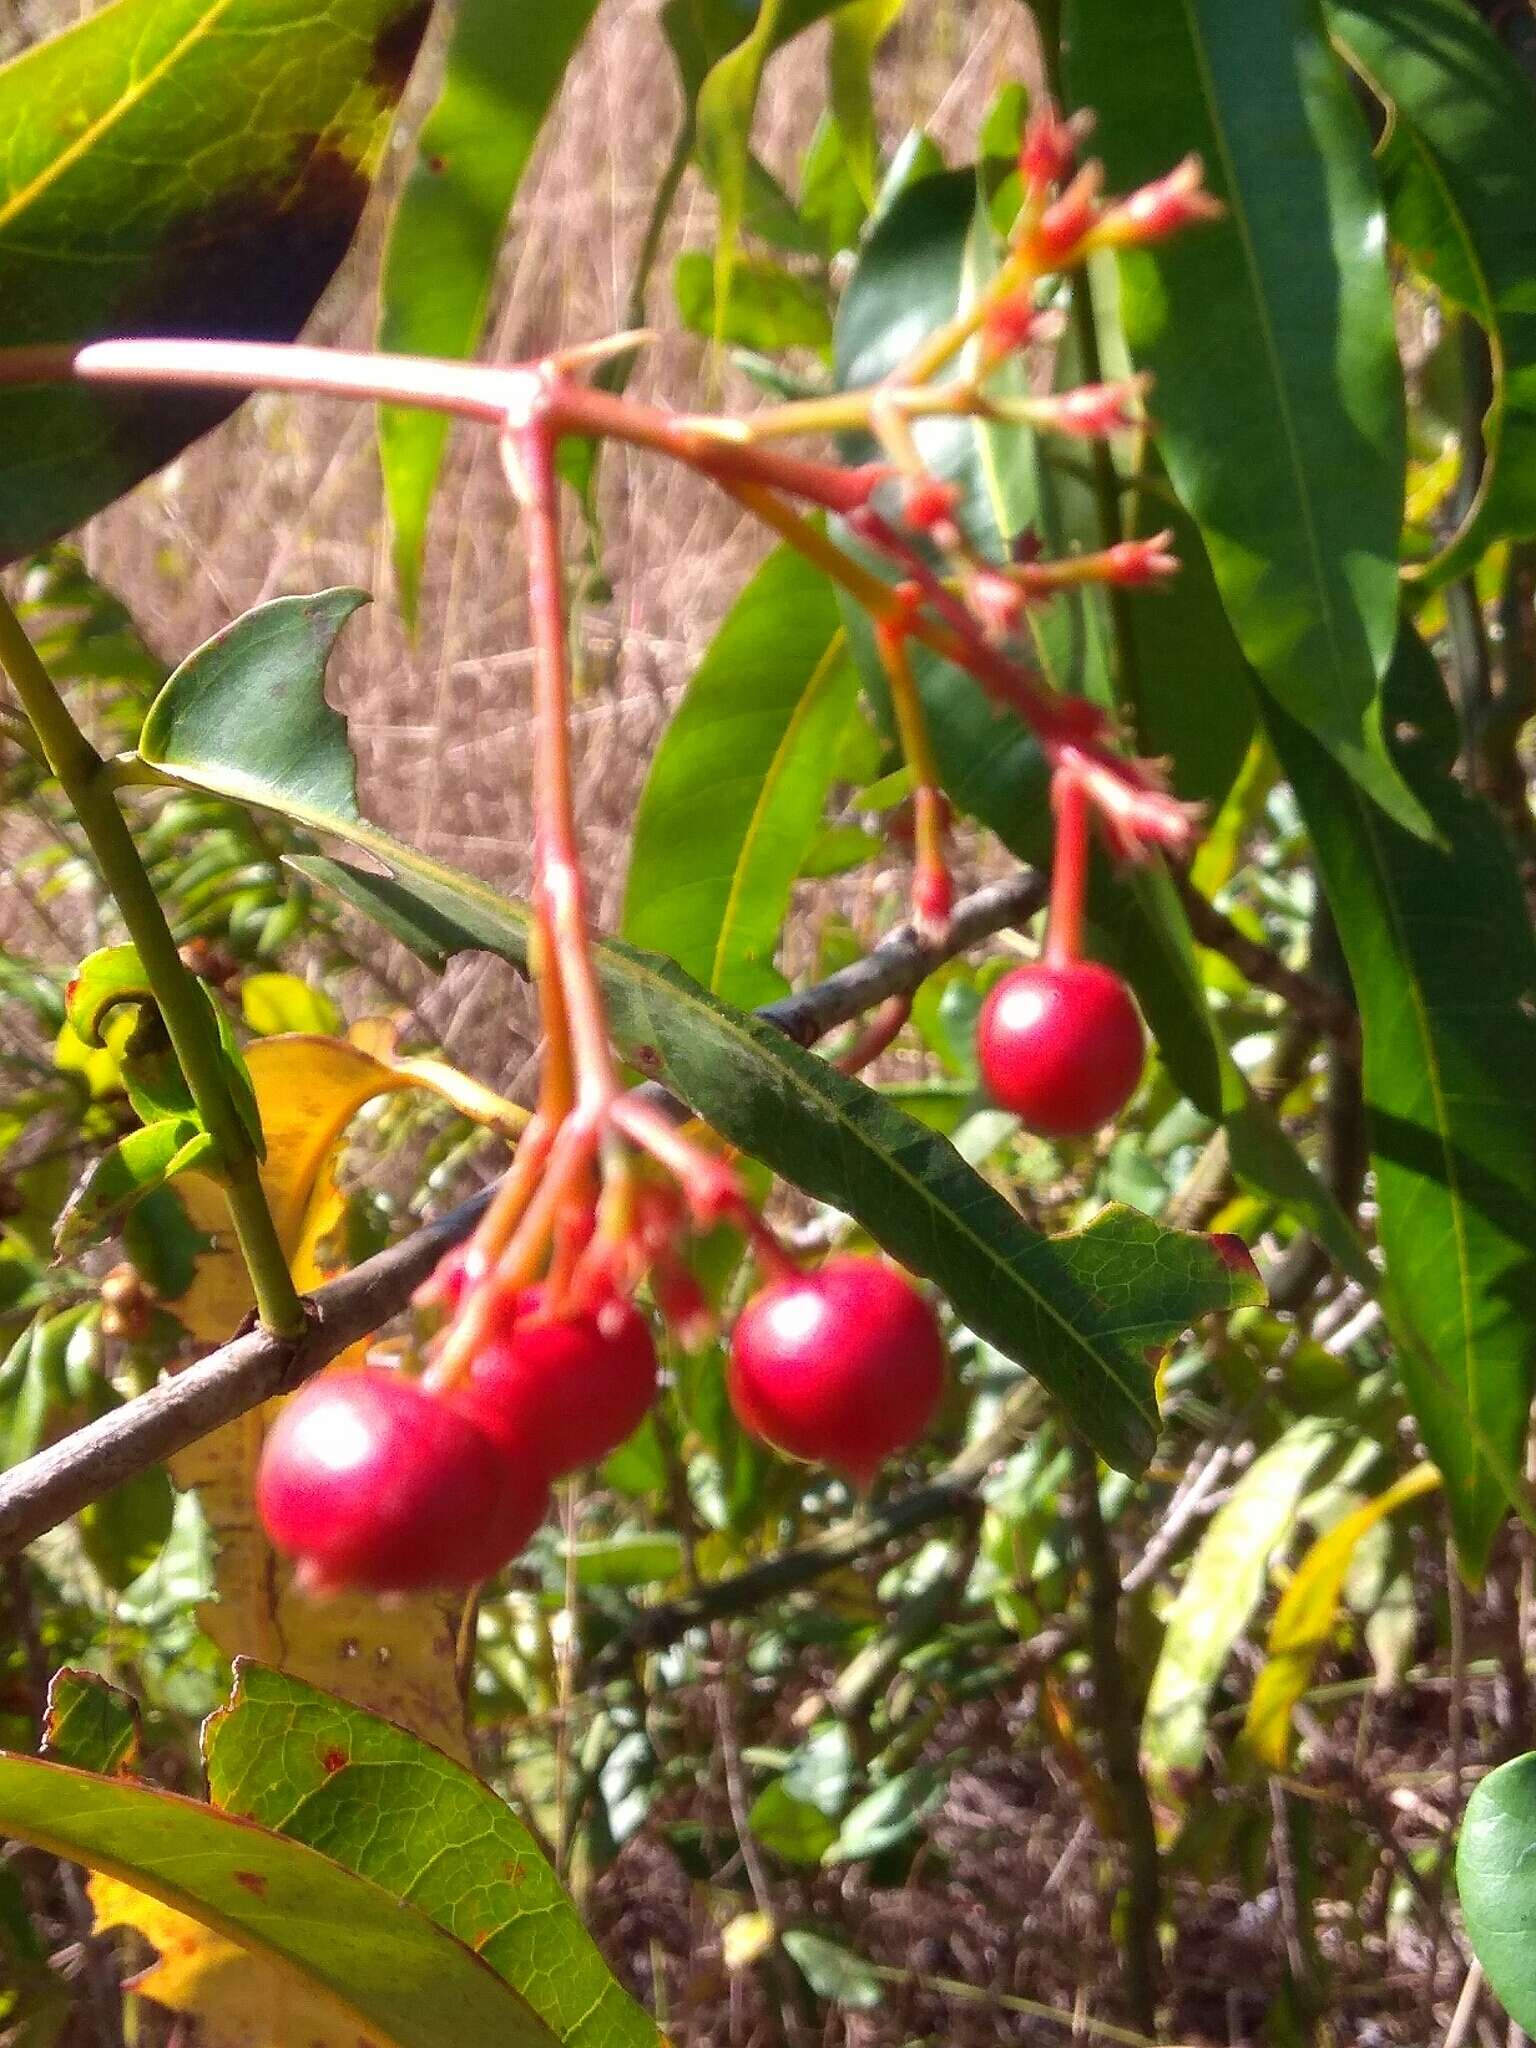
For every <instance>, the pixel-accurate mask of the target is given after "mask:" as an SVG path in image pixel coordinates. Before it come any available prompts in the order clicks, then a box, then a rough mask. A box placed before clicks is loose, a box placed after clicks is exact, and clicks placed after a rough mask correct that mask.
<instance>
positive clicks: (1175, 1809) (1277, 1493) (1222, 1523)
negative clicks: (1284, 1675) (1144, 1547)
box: [1141, 1416, 1335, 1835]
mask: <svg viewBox="0 0 1536 2048" xmlns="http://www.w3.org/2000/svg"><path fill="white" fill-rule="evenodd" d="M1334 1441H1335V1432H1334V1428H1333V1426H1332V1424H1330V1423H1328V1422H1325V1421H1323V1420H1321V1419H1319V1418H1318V1417H1317V1416H1308V1417H1306V1418H1305V1419H1304V1420H1303V1421H1301V1422H1297V1423H1294V1424H1292V1426H1291V1427H1290V1428H1289V1429H1288V1430H1287V1431H1286V1432H1285V1434H1284V1436H1282V1437H1281V1438H1280V1440H1279V1441H1278V1442H1277V1443H1274V1444H1271V1446H1270V1447H1269V1449H1268V1450H1267V1451H1265V1452H1263V1453H1262V1454H1261V1455H1260V1456H1259V1457H1257V1458H1256V1459H1255V1460H1254V1462H1253V1463H1252V1465H1250V1466H1249V1468H1248V1470H1247V1471H1246V1472H1245V1473H1244V1474H1243V1476H1242V1478H1241V1479H1239V1481H1238V1482H1237V1484H1236V1486H1234V1487H1233V1489H1232V1496H1231V1499H1230V1500H1228V1501H1227V1502H1226V1504H1225V1505H1224V1506H1223V1507H1221V1508H1219V1509H1218V1510H1217V1512H1216V1513H1215V1514H1214V1515H1213V1516H1212V1518H1211V1522H1210V1526H1209V1527H1208V1528H1207V1530H1206V1532H1205V1534H1204V1536H1202V1537H1201V1539H1200V1544H1199V1547H1198V1548H1197V1550H1196V1551H1195V1554H1194V1556H1193V1557H1192V1558H1191V1559H1190V1563H1189V1569H1188V1571H1187V1572H1186V1573H1185V1575H1184V1583H1183V1584H1182V1585H1181V1586H1180V1588H1179V1594H1178V1598H1177V1599H1176V1600H1175V1601H1174V1603H1173V1606H1172V1607H1171V1608H1170V1609H1169V1611H1168V1619H1167V1624H1166V1627H1165V1630H1164V1634H1163V1644H1162V1649H1161V1650H1160V1651H1159V1653H1158V1659H1157V1665H1156V1668H1155V1669H1154V1671H1153V1673H1152V1683H1151V1685H1150V1686H1149V1688H1148V1690H1147V1703H1146V1707H1145V1710H1144V1711H1143V1714H1142V1723H1141V1761H1142V1769H1143V1771H1144V1772H1145V1774H1146V1780H1147V1791H1148V1793H1149V1794H1150V1795H1151V1798H1152V1801H1153V1804H1154V1806H1155V1807H1156V1809H1157V1813H1158V1820H1159V1825H1160V1828H1161V1830H1162V1832H1163V1833H1164V1834H1165V1835H1173V1834H1176V1833H1177V1831H1178V1826H1179V1823H1180V1821H1181V1820H1182V1818H1183V1813H1184V1807H1185V1804H1186V1798H1187V1787H1188V1785H1189V1783H1190V1781H1191V1780H1192V1778H1193V1777H1194V1776H1195V1774H1197V1773H1198V1772H1199V1769H1200V1765H1201V1762H1202V1760H1203V1758H1204V1755H1205V1742H1206V1731H1207V1716H1208V1713H1209V1710H1210V1700H1211V1694H1212V1692H1213V1691H1214V1690H1215V1687H1216V1681H1217V1679H1218V1678H1220V1676H1221V1673H1222V1668H1223V1666H1224V1665H1225V1664H1226V1661H1227V1658H1228V1657H1229V1656H1230V1655H1231V1653H1232V1647H1233V1645H1234V1644H1235V1643H1236V1641H1237V1639H1238V1637H1239V1636H1240V1635H1241V1634H1242V1633H1243V1630H1244V1629H1245V1628H1246V1627H1247V1626H1248V1624H1249V1622H1250V1621H1251V1620H1252V1619H1253V1615H1254V1612H1255V1610H1256V1609H1257V1607H1258V1604H1259V1602H1260V1600H1261V1599H1262V1598H1263V1596H1264V1588H1265V1585H1266V1583H1267V1582H1268V1577H1269V1560H1270V1556H1271V1554H1272V1553H1273V1551H1274V1550H1275V1549H1276V1548H1277V1547H1278V1545H1279V1544H1281V1543H1282V1542H1283V1541H1284V1540H1285V1538H1286V1536H1287V1535H1288V1534H1289V1533H1290V1530H1291V1528H1292V1526H1293V1524H1294V1522H1295V1519H1296V1508H1297V1504H1298V1503H1299V1501H1300V1499H1301V1496H1302V1494H1303V1492H1304V1491H1305V1489H1306V1485H1307V1482H1308V1480H1309V1479H1310V1478H1311V1477H1312V1474H1313V1473H1314V1472H1315V1471H1316V1469H1317V1467H1318V1465H1319V1464H1320V1463H1321V1462H1322V1460H1323V1458H1324V1456H1325V1455H1326V1453H1327V1452H1328V1451H1329V1450H1330V1449H1332V1447H1333V1444H1334Z"/></svg>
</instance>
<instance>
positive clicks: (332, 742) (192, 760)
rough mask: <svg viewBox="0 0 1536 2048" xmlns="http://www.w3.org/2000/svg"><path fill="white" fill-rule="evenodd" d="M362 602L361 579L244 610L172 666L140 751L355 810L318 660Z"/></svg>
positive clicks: (353, 783) (185, 775)
mask: <svg viewBox="0 0 1536 2048" xmlns="http://www.w3.org/2000/svg"><path fill="white" fill-rule="evenodd" d="M367 603H368V593H367V592H366V591H365V590H323V591H321V592H319V593H318V595H316V596H314V597H279V598H275V599H273V601H272V602H271V603H270V604H264V605H259V606H258V607H257V609H256V610H255V611H252V612H246V613H245V614H244V616H243V617H241V618H238V619H236V620H235V621H234V622H233V623H232V624H231V625H229V626H226V627H225V628H224V630H223V632H221V633H216V634H215V635H214V636H213V638H212V639H211V640H206V641H204V643H203V645H202V646H201V647H199V648H197V649H196V650H195V651H194V652H193V653H192V654H190V655H189V656H188V657H187V659H186V660H185V661H184V662H183V663H182V664H181V666H180V667H179V668H178V669H177V670H176V671H175V673H174V674H173V675H172V676H171V678H170V680H169V681H168V682H167V683H166V685H165V687H164V689H163V690H161V692H160V694H159V695H158V696H157V697H156V698H155V701H154V703H153V704H152V705H151V706H150V708H149V712H148V715H147V716H146V718H145V720H144V729H143V731H142V732H141V733H140V735H139V754H140V757H141V758H142V759H143V760H145V761H147V762H149V763H150V765H151V766H152V767H157V768H166V769H170V770H174V772H175V775H176V779H177V780H178V781H179V782H185V783H190V784H191V785H192V786H193V787H195V788H199V789H212V790H215V791H216V792H217V793H218V794H219V795H221V796H232V797H234V798H236V799H237V800H238V801H240V802H242V803H253V804H264V805H266V806H268V807H269V808H271V809H274V810H279V811H281V812H282V813H283V815H284V816H285V817H288V818H293V819H296V820H298V822H299V823H301V824H306V825H315V826H318V827H320V828H321V829H322V830H334V829H335V821H336V820H338V819H340V820H342V821H343V822H345V823H351V822H353V821H355V820H356V819H357V817H358V808H357V767H356V763H355V762H354V761H353V759H352V755H351V751H350V749H349V748H348V746H347V727H346V721H345V720H344V719H343V718H342V717H341V715H340V713H339V712H335V711H333V710H332V709H331V707H330V706H329V705H328V704H327V703H326V701H325V664H326V661H327V659H328V658H329V655H330V652H331V649H332V647H333V646H334V645H335V644H336V636H337V634H338V633H339V632H340V631H341V629H342V627H343V626H344V625H345V624H346V622H347V620H348V619H349V618H351V616H352V614H353V613H354V612H355V611H356V610H357V608H358V606H359V605H364V604H367ZM258 706H259V707H260V710H259V715H253V714H256V712H257V707H258ZM232 739H233V740H234V741H235V743H234V744H233V745H232V744H231V740H232ZM205 765H206V766H207V768H208V769H209V770H210V771H212V770H215V769H216V775H215V774H214V773H211V772H210V773H206V774H205V773H203V772H202V770H203V768H204V766H205ZM77 1028H78V1027H77Z"/></svg>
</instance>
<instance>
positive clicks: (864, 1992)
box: [783, 1927, 885, 2012]
mask: <svg viewBox="0 0 1536 2048" xmlns="http://www.w3.org/2000/svg"><path fill="white" fill-rule="evenodd" d="M783 1941H784V1946H785V1948H786V1949H787V1950H788V1951H789V1953H790V1955H791V1956H792V1957H793V1958H794V1960H795V1962H796V1963H798V1964H799V1966H800V1971H801V1974H802V1976H803V1977H804V1978H805V1981H806V1983H807V1984H809V1985H810V1987H811V1989H812V1990H813V1991H814V1992H815V1993H816V1996H817V1997H818V1998H830V1999H832V2000H833V2001H834V2002H835V2003H836V2004H838V2005H845V2006H847V2007H848V2008H849V2010H850V2011H852V2012H872V2011H873V2010H874V2008H875V2007H876V2006H877V2005H879V2003H880V2002H881V2000H882V1999H883V1998H884V1996H885V1987H884V1985H883V1984H882V1983H881V1981H880V1979H879V1977H878V1976H877V1975H876V1974H875V1972H874V1970H873V1969H872V1968H871V1966H870V1965H869V1964H868V1963H866V1962H865V1960H864V1958H863V1957H862V1956H859V1955H855V1954H854V1952H853V1950H852V1949H851V1948H844V1947H843V1945H842V1943H841V1942H837V1941H827V1940H825V1939H824V1938H823V1936H821V1935H819V1934H811V1933H809V1932H807V1930H806V1929H804V1928H801V1927H791V1928H789V1929H788V1930H787V1931H786V1932H785V1934H784V1937H783Z"/></svg>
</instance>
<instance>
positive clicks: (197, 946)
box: [181, 937, 240, 988]
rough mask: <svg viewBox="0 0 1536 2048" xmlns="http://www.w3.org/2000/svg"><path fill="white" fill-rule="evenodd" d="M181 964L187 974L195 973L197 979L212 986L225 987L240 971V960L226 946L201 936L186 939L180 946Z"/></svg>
mask: <svg viewBox="0 0 1536 2048" xmlns="http://www.w3.org/2000/svg"><path fill="white" fill-rule="evenodd" d="M181 964H182V966H183V967H185V968H186V970H187V971H188V973H189V974H195V975H196V976H197V978H198V980H199V981H206V982H208V983H209V984H210V986H212V987H213V988H223V987H225V986H226V985H227V984H228V983H229V982H231V981H233V980H234V979H235V977H236V976H237V975H238V974H239V972H240V962H239V961H238V960H237V959H236V958H235V956H234V954H233V953H231V952H230V951H229V949H228V947H226V946H221V945H220V944H219V943H218V941H217V940H215V939H205V938H202V937H198V938H194V939H188V941H187V943H186V944H185V945H184V946H183V947H182V948H181Z"/></svg>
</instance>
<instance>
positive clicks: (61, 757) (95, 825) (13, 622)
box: [0, 594, 304, 1337]
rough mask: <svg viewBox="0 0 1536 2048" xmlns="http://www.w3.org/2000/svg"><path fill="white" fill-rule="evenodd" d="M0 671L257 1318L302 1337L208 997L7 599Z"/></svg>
mask: <svg viewBox="0 0 1536 2048" xmlns="http://www.w3.org/2000/svg"><path fill="white" fill-rule="evenodd" d="M0 668H3V669H4V670H5V672H6V674H7V675H8V676H9V677H10V679H11V683H12V686H13V687H14V689H15V691H16V695H17V697H18V698H19V699H20V701H21V707H22V709H23V711H25V713H26V715H27V718H28V721H29V722H30V724H31V727H32V730H33V731H34V732H35V733H36V735H37V737H38V741H39V742H40V744H41V746H42V749H43V752H44V754H45V755H46V756H47V759H48V765H49V767H50V768H51V769H52V771H53V773H54V774H55V775H56V776H57V777H58V780H59V784H60V787H61V788H62V789H63V791H64V794H65V796H66V797H68V799H69V801H70V803H71V805H72V806H73V808H74V812H75V816H76V818H77V819H78V820H79V823H80V827H81V830H82V831H83V832H84V833H85V836H86V838H87V839H88V840H89V842H90V846H91V851H92V852H93V853H94V854H95V856H96V859H97V861H98V862H99V863H100V866H101V870H102V873H103V874H104V875H105V877H106V880H107V886H108V887H109V888H110V890H111V892H112V895H113V898H114V900H115V901H116V904H117V907H118V910H119V911H120V912H121V914H122V919H123V923H124V924H125V925H126V926H127V928H128V936H129V938H130V939H132V941H133V943H134V946H135V948H136V949H137V951H138V955H139V959H140V961H141V962H142V963H143V967H144V972H145V974H146V975H147V976H148V978H149V985H150V987H151V988H152V989H153V990H154V995H155V1002H156V1003H157V1005H158V1006H159V1010H160V1014H161V1016H162V1017H163V1018H164V1019H165V1028H166V1031H167V1033H168V1035H169V1037H170V1041H171V1045H172V1048H173V1050H174V1051H175V1054H176V1058H177V1060H178V1062H179V1063H180V1066H181V1070H182V1073H183V1074H184V1075H185V1077H186V1082H187V1086H188V1088H189V1089H190V1090H191V1093H192V1100H193V1101H194V1102H195V1103H196V1105H197V1110H198V1114H199V1116H200V1117H201V1118H202V1120H203V1124H204V1126H205V1128H206V1129H207V1131H208V1132H209V1135H210V1136H211V1137H212V1138H213V1139H214V1141H215V1143H216V1144H217V1145H218V1148H219V1155H220V1160H221V1171H222V1173H223V1176H224V1185H225V1190H226V1193H227V1194H228V1197H229V1207H230V1213H231V1215H232V1217H233V1219H234V1226H235V1235H236V1237H237V1238H238V1239H239V1243H240V1251H241V1254H242V1256H243V1257H244V1260H245V1263H246V1267H247V1270H248V1271H249V1273H250V1276H251V1286H252V1289H253V1290H254V1292H255V1296H256V1312H257V1314H258V1315H259V1316H260V1317H261V1320H262V1322H263V1323H264V1324H265V1325H266V1327H267V1328H268V1329H269V1330H271V1331H272V1332H273V1334H274V1335H276V1336H279V1337H296V1336H298V1335H299V1334H300V1333H301V1332H302V1330H303V1328H304V1310H303V1307H302V1305H301V1303H300V1301H299V1297H298V1294H297V1292H296V1291H295V1288H294V1285H293V1280H292V1277H291V1275H290V1274H289V1271H288V1261H287V1259H286V1258H285V1257H284V1255H283V1248H282V1246H281V1244H280V1243H279V1242H278V1237H277V1231H276V1229H275V1228H274V1226H273V1222H272V1213H271V1211H270V1210H269V1209H268V1207H267V1198H266V1195H265V1194H264V1193H263V1191H262V1186H261V1176H260V1173H259V1171H258V1169H257V1161H256V1152H255V1148H254V1147H253V1145H252V1143H251V1140H250V1135H249V1133H248V1132H247V1130H246V1128H245V1125H244V1123H243V1122H242V1121H241V1117H240V1113H239V1110H238V1109H237V1108H236V1106H235V1102H234V1098H233V1097H232V1095H231V1094H230V1091H229V1086H228V1082H227V1080H226V1078H225V1073H224V1063H223V1054H222V1052H221V1050H220V1047H219V1044H218V1041H217V1038H216V1037H215V1035H214V1033H213V1032H212V1031H211V1029H210V1028H209V1017H208V1010H207V1003H206V999H205V997H204V995H203V992H202V989H201V987H200V985H199V983H198V982H197V980H196V978H195V977H194V976H193V975H191V974H190V973H189V972H188V971H187V969H186V967H185V966H184V965H183V963H182V959H181V955H180V954H179V953H178V952H177V950H176V941H175V939H174V938H173V937H172V936H171V928H170V926H169V925H168V924H167V923H166V921H165V913H164V911H162V909H161V908H160V902H159V899H158V897H157V896H156V895H155V892H154V889H153V887H152V886H151V883H150V880H149V876H148V875H147V874H146V873H145V870H144V863H143V861H142V860H141V859H140V858H139V850H138V848H137V847H136V846H135V845H134V842H133V835H132V833H131V832H130V831H129V829H128V825H127V821H126V820H125V818H124V817H123V814H122V812H121V811H120V810H119V809H118V807H117V803H116V801H115V799H114V798H113V795H112V791H111V786H110V778H109V775H108V772H107V764H106V763H105V762H104V761H103V760H102V757H101V756H100V754H98V753H97V751H96V749H95V748H94V747H93V746H92V745H91V743H90V741H89V740H88V739H87V738H86V736H85V734H84V733H83V732H81V730H80V728H79V726H77V725H76V724H75V721H74V719H73V718H72V717H71V716H70V713H69V708H68V706H67V705H66V704H65V702H64V699H63V698H62V697H61V696H60V694H59V692H58V689H57V688H56V687H55V684H54V681H53V678H52V677H51V676H50V675H49V673H48V671H47V670H46V669H45V668H44V667H43V664H42V662H41V661H40V660H39V659H38V655H37V651H36V649H35V648H34V647H33V645H32V643H31V641H30V640H29V639H28V638H27V635H26V633H25V631H24V630H23V628H22V625H21V621H20V620H19V619H18V618H17V616H16V614H15V612H14V611H12V609H11V607H10V605H9V604H8V603H7V602H6V600H5V597H4V595H3V594H0Z"/></svg>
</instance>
